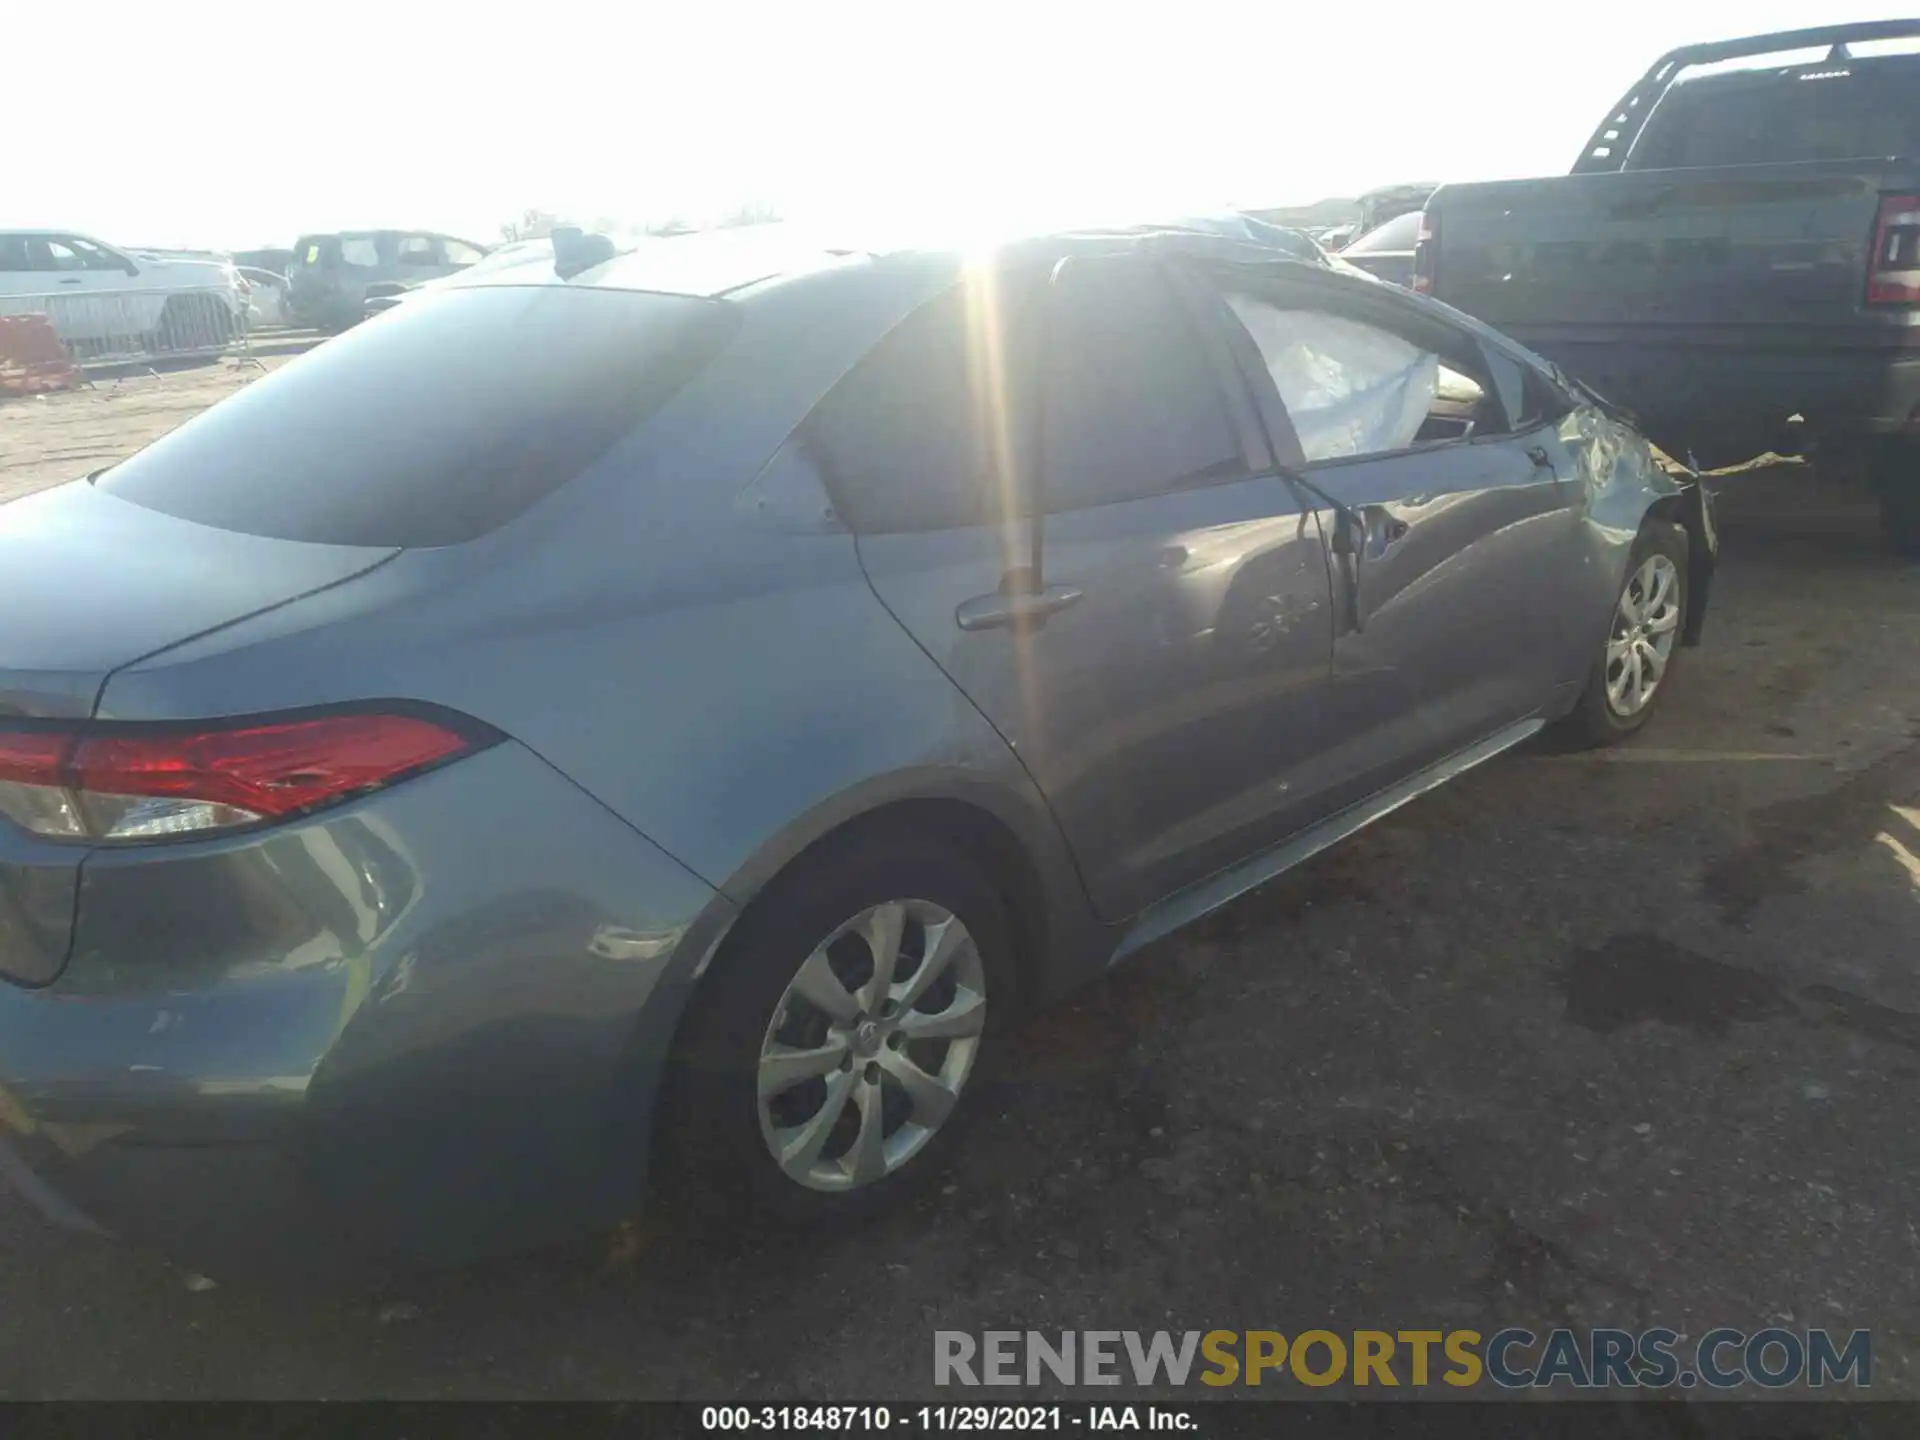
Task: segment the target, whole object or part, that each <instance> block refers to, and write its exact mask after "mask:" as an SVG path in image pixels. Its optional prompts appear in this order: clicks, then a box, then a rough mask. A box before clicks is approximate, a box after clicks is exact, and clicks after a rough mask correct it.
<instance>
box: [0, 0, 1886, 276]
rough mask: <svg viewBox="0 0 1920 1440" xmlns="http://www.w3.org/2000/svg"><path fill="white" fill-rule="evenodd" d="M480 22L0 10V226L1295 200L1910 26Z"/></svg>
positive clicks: (1430, 170) (328, 3) (713, 9)
mask: <svg viewBox="0 0 1920 1440" xmlns="http://www.w3.org/2000/svg"><path fill="white" fill-rule="evenodd" d="M496 3H497V6H498V8H497V9H496V5H495V4H465V5H426V6H414V5H407V4H404V3H394V0H381V3H377V4H374V3H366V0H315V3H301V0H265V3H261V4H257V5H255V4H247V5H233V6H218V5H216V6H202V5H181V4H166V3H160V4H156V3H153V0H92V3H90V4H88V5H86V6H83V7H80V9H79V10H78V11H77V12H76V10H75V9H74V7H71V6H62V5H54V4H35V3H32V0H0V12H4V14H0V42H3V43H4V47H5V51H6V62H7V63H6V71H7V81H6V86H5V90H6V94H5V100H4V110H5V113H6V115H7V117H8V120H9V122H10V124H11V134H12V136H13V139H12V141H11V143H9V145H8V146H7V159H6V178H5V183H4V185H0V226H7V225H17V226H27V225H32V226H58V227H71V228H73V229H76V230H80V231H83V232H87V233H91V234H94V235H97V236H99V237H100V238H102V239H105V240H108V241H110V242H116V243H119V244H126V245H177V246H205V247H211V248H230V249H239V248H247V247H252V246H264V245H290V244H291V243H292V241H293V239H294V237H295V236H296V235H297V234H298V233H299V232H301V231H302V230H307V229H340V228H346V227H352V226H364V225H383V226H396V227H422V228H432V229H441V230H448V231H451V232H453V233H455V234H461V235H466V236H468V237H470V238H472V239H475V240H479V241H482V242H491V241H493V240H495V239H497V238H498V235H499V226H500V224H501V222H502V221H505V220H508V219H511V218H512V217H514V216H516V215H518V214H519V213H520V212H521V211H522V210H524V209H527V208H529V207H539V208H542V209H547V210H552V211H555V212H558V213H560V214H562V215H563V216H566V217H567V218H570V219H573V220H576V221H579V222H581V223H586V224H592V223H594V222H596V221H597V220H600V219H602V218H610V219H615V220H619V221H622V222H626V223H630V224H638V223H644V222H648V221H658V220H665V219H669V218H674V217H682V218H687V219H692V220H704V219H710V218H713V217H715V216H717V215H719V214H722V213H724V212H725V211H727V210H730V209H733V208H735V207H737V206H740V205H742V204H746V203H759V204H765V205H771V206H773V207H775V208H776V209H778V210H780V211H781V212H782V213H784V214H786V215H787V216H789V217H792V218H813V217H834V216H839V215H842V214H858V213H862V212H871V213H874V214H880V215H891V216H900V215H903V214H904V215H913V214H915V213H917V212H926V211H929V210H931V211H935V212H937V213H939V214H942V215H944V214H947V213H968V214H978V213H979V212H982V211H994V212H1002V213H1004V212H1007V211H1018V210H1022V209H1025V208H1027V207H1031V206H1034V205H1038V204H1053V205H1059V204H1065V205H1069V206H1079V205H1081V204H1085V205H1088V206H1097V207H1100V208H1103V209H1104V208H1120V209H1127V210H1133V211H1137V212H1142V213H1148V214H1151V213H1154V212H1160V213H1165V212H1167V211H1170V210H1177V209H1190V208H1193V207H1196V206H1220V205H1227V204H1237V205H1247V206H1260V205H1277V204H1294V203H1304V202H1307V201H1311V200H1315V199H1319V198H1321V197H1323V196H1327V195H1354V194H1357V193H1359V192H1360V191H1362V190H1365V189H1367V188H1370V187H1372V186H1375V185H1381V184H1390V183H1395V182H1399V181H1407V180H1472V179H1489V178H1494V177H1500V176H1516V175H1528V174H1550V173H1557V172H1560V171H1564V170H1565V169H1566V168H1567V167H1568V166H1569V165H1570V164H1571V163H1572V161H1573V159H1574V156H1575V154H1576V153H1577V152H1578V150H1579V148H1580V145H1581V143H1582V141H1584V140H1585V139H1586V137H1587V135H1588V133H1589V132H1590V131H1591V130H1592V128H1593V126H1594V123H1595V122H1596V121H1597V120H1599V119H1600V118H1601V114H1602V112H1603V111H1604V110H1605V109H1606V107H1607V106H1608V105H1610V104H1611V103H1612V102H1613V101H1614V100H1615V99H1616V98H1617V97H1618V96H1619V94H1620V92H1621V91H1622V90H1624V89H1625V88H1626V86H1627V85H1628V83H1629V82H1630V81H1632V80H1633V79H1634V78H1635V77H1636V76H1638V75H1639V74H1640V73H1641V72H1642V71H1643V70H1644V69H1645V68H1646V66H1647V65H1648V64H1649V63H1650V62H1651V61H1652V60H1653V59H1654V58H1655V56H1656V55H1658V54H1659V53H1660V52H1661V51H1663V50H1666V49H1668V48H1670V47H1672V46H1674V45H1677V44H1684V43H1687V42H1690V41H1695V40H1710V39H1721V38H1726V37H1731V36H1737V35H1742V34H1752V33H1756V32H1763V31H1771V30H1785V29H1791V28H1795V27H1801V26H1807V25H1814V24H1821V23H1828V22H1831V21H1836V20H1841V19H1849V20H1852V19H1862V20H1864V19H1876V18H1884V17H1893V16H1896V15H1898V14H1900V13H1901V12H1902V11H1903V10H1905V9H1909V8H1913V0H1892V3H1888V0H1849V3H1846V4H1845V5H1844V7H1843V6H1838V5H1834V4H1833V0H1606V3H1604V4H1598V3H1596V4H1559V3H1552V0H1425V3H1420V0H1403V3H1400V4H1396V5H1392V6H1386V5H1377V6H1376V5H1364V4H1363V5H1351V6H1349V5H1338V4H1334V3H1329V0H1321V3H1318V4H1299V5H1296V4H1277V3H1273V0H1239V3H1237V4H1223V3H1215V0H1161V3H1158V4H1149V5H1146V6H1139V5H1129V4H1127V3H1125V0H1056V3H1051V4H1049V3H1046V0H1029V3H1026V4H1020V3H1007V4H1001V3H979V4H959V3H951V0H949V3H913V0H892V3H885V4H854V3H839V0H805V3H794V0H787V3H779V0H771V3H766V0H674V3H660V0H651V3H645V4H612V3H592V0H548V3H540V4H530V3H527V0H518V3H516V0H496ZM490 12H492V13H493V14H498V15H499V16H500V17H502V18H498V19H496V18H490ZM1583 17H1586V18H1584V19H1583Z"/></svg>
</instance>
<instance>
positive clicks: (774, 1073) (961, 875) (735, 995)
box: [660, 831, 1019, 1227]
mask: <svg viewBox="0 0 1920 1440" xmlns="http://www.w3.org/2000/svg"><path fill="white" fill-rule="evenodd" d="M896 914H897V915H898V917H899V918H898V920H895V919H894V917H895V915H896ZM941 916H945V917H948V920H950V921H951V922H952V924H953V925H957V926H958V927H960V928H959V931H958V932H957V934H956V933H955V932H954V931H953V930H952V929H951V927H950V926H949V925H948V924H947V923H946V922H943V921H941V919H940V917H941ZM890 925H891V927H892V928H891V929H889V926H890ZM1012 934H1013V932H1012V928H1011V926H1010V925H1009V923H1008V920H1007V915H1006V908H1005V906H1004V904H1003V903H1002V901H1001V898H1000V896H999V895H998V894H997V893H996V891H995V889H994V887H993V885H992V883H991V882H990V881H989V880H988V879H987V877H986V875H985V874H984V872H982V871H981V869H980V868H979V867H978V866H976V865H975V864H974V863H973V862H972V861H971V860H969V859H968V858H967V857H966V856H964V855H963V854H961V853H959V852H957V851H955V850H952V849H950V848H949V847H947V846H945V845H942V844H940V843H938V842H936V841H932V840H929V839H926V838H924V837H921V836H918V835H914V834H903V833H900V832H897V831H895V832H889V833H881V832H869V833H868V834H865V835H862V836H859V837H857V838H855V839H852V840H850V841H848V842H847V843H844V844H837V845H833V846H832V847H831V848H829V849H828V850H827V851H825V852H823V853H822V854H820V855H818V856H815V857H810V858H808V859H806V860H803V861H802V862H801V863H800V864H799V865H798V866H797V867H796V868H795V869H793V870H792V871H789V872H788V873H787V874H785V875H783V876H781V877H780V878H779V879H777V880H776V881H775V882H774V883H773V885H771V886H770V887H769V889H768V891H767V892H766V893H765V894H763V895H762V896H761V897H760V898H759V899H758V900H756V901H755V902H754V903H753V905H752V906H751V907H750V908H749V909H748V911H747V914H746V915H745V916H744V917H743V918H742V919H741V921H740V922H739V924H738V925H737V926H736V927H735V929H734V931H733V933H732V934H731V935H730V936H729V937H728V939H727V941H726V942H725V944H724V945H723V946H722V949H721V953H720V954H719V955H718V956H716V958H715V960H714V962H713V966H712V968H711V970H710V971H709V973H708V974H707V975H706V977H705V978H704V979H703V980H702V981H701V983H700V988H699V990H698V992H697V993H696V994H695V996H694V999H693V1002H692V1005H691V1006H690V1008H689V1012H688V1015H687V1018H686V1020H685V1022H684V1023H683V1025H682V1027H681V1032H680V1035H679V1037H678V1039H677V1041H676V1044H675V1054H674V1062H673V1066H672V1072H671V1075H670V1077H669V1081H668V1093H667V1096H666V1099H665V1104H664V1113H663V1116H662V1120H663V1122H664V1123H663V1127H662V1139H663V1143H662V1147H661V1156H660V1158H661V1160H662V1161H663V1162H664V1166H665V1169H664V1171H663V1172H662V1173H661V1175H660V1180H661V1182H662V1189H663V1190H664V1191H665V1192H666V1194H667V1196H668V1197H669V1198H670V1199H671V1200H675V1201H678V1202H679V1203H680V1205H681V1206H682V1207H684V1208H685V1209H686V1210H687V1211H688V1212H689V1213H690V1214H698V1215H699V1216H701V1217H703V1218H713V1217H716V1216H721V1217H731V1216H733V1215H734V1214H736V1213H738V1212H739V1211H741V1210H743V1209H745V1210H748V1211H752V1212H757V1213H758V1214H759V1215H761V1216H765V1217H767V1218H771V1219H774V1220H777V1221H780V1222H784V1223H787V1224H796V1225H801V1226H809V1227H813V1226H835V1225H838V1224H841V1223H852V1222H857V1221H859V1220H863V1219H866V1218H868V1217H870V1216H872V1215H873V1214H875V1213H877V1212H878V1211H881V1210H883V1209H888V1208H891V1207H893V1206H894V1205H896V1204H898V1203H900V1202H901V1201H903V1200H904V1199H905V1198H906V1197H907V1196H908V1195H910V1194H911V1193H913V1192H914V1191H916V1190H918V1189H919V1188H920V1187H921V1186H922V1185H923V1184H925V1183H926V1182H927V1181H928V1180H930V1179H932V1178H934V1177H936V1176H937V1175H938V1174H939V1173H940V1171H941V1170H942V1169H943V1168H944V1167H945V1164H946V1162H947V1161H948V1159H949V1158H950V1156H951V1153H952V1151H953V1148H954V1146H955V1145H956V1144H957V1142H958V1139H959V1136H960V1134H961V1133H962V1131H963V1129H964V1127H965V1125H966V1124H967V1122H968V1121H969V1120H970V1119H971V1111H972V1110H973V1109H974V1108H975V1106H974V1105H972V1104H970V1103H969V1102H976V1101H977V1100H978V1098H979V1095H978V1092H979V1090H980V1088H981V1083H980V1082H981V1079H982V1075H983V1073H984V1072H986V1071H988V1070H990V1069H991V1068H992V1061H993V1057H994V1055H995V1053H996V1052H997V1051H998V1049H999V1048H1000V1045H1001V1043H1002V1042H1003V1040H1004V1038H1005V1036H1006V1034H1007V1032H1008V1031H1010V1030H1011V1029H1012V1028H1013V1020H1014V1016H1015V1013H1016V1011H1017V1009H1018V1003H1017V1002H1018V998H1019V997H1018V993H1017V983H1018V975H1017V973H1016V967H1015V959H1014V948H1013V939H1012ZM875 936H877V937H878V939H877V940H875V939H873V938H870V937H875ZM890 936H897V937H898V938H897V939H896V940H894V942H893V945H892V948H893V950H894V952H895V955H896V957H897V958H896V960H895V962H894V964H893V965H892V967H891V981H892V983H891V984H890V985H885V984H883V983H881V982H880V981H879V977H878V976H877V975H876V973H875V972H876V970H877V969H878V967H877V965H876V963H875V958H874V957H875V956H876V955H878V954H880V953H881V952H882V951H883V950H884V949H885V948H887V941H888V939H889V937H890ZM943 939H944V940H945V941H946V942H947V943H945V944H944V945H943V944H942V941H943ZM929 955H933V956H934V957H936V970H935V971H934V972H930V973H929V975H927V976H924V977H923V975H922V968H923V967H925V966H926V965H927V964H928V958H927V957H928V956H929ZM916 986H918V992H917V993H916V990H915V987H916ZM803 992H804V993H803ZM822 1002H824V1003H822ZM840 1010H844V1012H845V1013H842V1014H838V1015H836V1014H833V1013H830V1011H840ZM976 1022H977V1024H976ZM970 1027H972V1028H973V1031H974V1033H973V1034H971V1035H966V1034H965V1033H964V1032H965V1031H967V1030H968V1029H969V1028H970ZM930 1031H937V1032H942V1033H943V1034H945V1032H948V1031H951V1032H952V1033H951V1034H948V1035H945V1038H935V1039H920V1038H916V1037H917V1036H919V1035H921V1034H924V1033H927V1032H930ZM963 1051H964V1053H962V1052H963ZM836 1056H837V1057H838V1058H837V1060H836V1059H835V1057H836ZM809 1057H817V1058H809ZM782 1065H788V1066H792V1067H794V1068H795V1070H796V1071H801V1072H805V1074H804V1078H799V1079H795V1078H791V1077H790V1076H789V1075H788V1074H787V1073H786V1072H785V1071H783V1070H782V1069H781V1068H780V1067H781V1066H782ZM929 1077H931V1080H932V1082H933V1083H932V1084H931V1085H930V1084H929V1083H928V1082H929ZM936 1092H938V1093H936ZM923 1132H924V1133H923ZM809 1145H811V1149H812V1153H811V1154H808V1153H807V1147H808V1146H809ZM776 1151H779V1152H780V1154H781V1155H783V1156H785V1157H787V1158H785V1159H781V1158H776Z"/></svg>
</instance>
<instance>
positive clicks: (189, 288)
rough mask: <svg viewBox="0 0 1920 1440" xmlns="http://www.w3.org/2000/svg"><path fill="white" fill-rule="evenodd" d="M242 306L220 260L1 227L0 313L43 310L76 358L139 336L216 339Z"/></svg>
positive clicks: (236, 280) (170, 345)
mask: <svg viewBox="0 0 1920 1440" xmlns="http://www.w3.org/2000/svg"><path fill="white" fill-rule="evenodd" d="M46 297H52V299H51V301H50V302H49V301H48V299H47V298H46ZM246 305H247V301H246V294H245V287H244V284H243V282H242V281H241V279H240V274H239V271H238V270H237V269H235V267H234V266H233V264H232V262H231V261H228V260H225V259H222V258H218V257H214V256H210V255H209V256H207V257H203V258H187V257H185V256H183V255H180V254H174V255H169V256H161V255H158V254H155V253H136V252H129V251H126V250H121V249H116V248H115V247H113V246H111V245H108V244H106V243H105V242H103V241H100V240H96V239H94V238H92V237H91V236H87V235H80V234H76V233H74V232H72V231H67V230H0V314H21V313H24V312H27V311H44V312H45V313H46V314H47V316H48V318H49V319H50V320H51V322H52V324H53V327H54V330H55V331H56V332H57V333H58V334H59V336H60V338H61V340H63V341H64V342H66V343H67V344H68V345H69V347H70V348H77V353H78V355H79V356H80V357H81V358H84V356H85V355H86V354H87V353H88V352H89V351H90V350H98V349H100V348H101V347H103V346H116V345H121V344H126V343H132V342H137V341H139V340H141V339H142V338H143V337H144V338H146V339H149V340H164V341H165V342H166V343H165V344H164V345H163V346H158V347H157V348H164V349H182V348H188V349H191V348H198V347H200V346H203V345H204V346H214V345H219V344H221V343H224V342H225V341H226V340H228V339H231V338H232V336H233V335H234V334H235V333H236V331H237V330H238V328H239V326H240V324H241V323H242V321H243V320H244V318H245V315H246Z"/></svg>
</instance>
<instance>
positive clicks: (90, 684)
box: [0, 481, 398, 984]
mask: <svg viewBox="0 0 1920 1440" xmlns="http://www.w3.org/2000/svg"><path fill="white" fill-rule="evenodd" d="M397 553H398V552H397V551H396V550H394V549H391V548H387V549H376V548H370V547H364V546H346V545H315V544H302V543H298V542H294V541H288V540H268V539H263V538H261V537H259V536H254V535H242V534H238V533H236V532H232V531H226V530H216V529H213V528H211V527H208V526H205V525H196V524H193V523H192V522H190V521H186V520H176V519H173V518H172V517H170V516H167V515H162V514H161V513H160V512H159V511H157V510H148V509H146V508H144V507H143V506H140V505H135V504H133V503H132V502H130V501H126V500H120V499H116V498H115V497H113V496H111V495H107V494H103V493H101V492H100V491H98V490H96V489H94V487H93V486H92V485H91V484H89V483H87V482H85V481H77V482H75V483H73V484H70V485H62V486H58V487H56V488H55V489H52V490H43V491H41V492H39V493H38V494H35V495H29V496H27V497H25V498H24V499H20V500H16V501H13V502H12V503H10V504H7V505H0V617H3V618H0V726H4V725H6V724H7V723H8V722H9V721H19V720H22V719H26V720H32V721H45V720H55V721H58V720H72V721H81V720H85V719H87V718H88V717H89V716H91V715H92V713H93V709H94V703H95V700H96V699H97V697H98V696H99V694H100V690H101V687H102V686H103V685H104V684H105V682H106V679H107V677H108V676H109V675H111V674H112V673H113V672H114V671H115V670H117V669H119V668H120V667H121V666H124V665H127V664H130V663H132V662H133V661H136V660H139V659H142V658H143V657H145V656H148V655H152V654H154V653H155V652H156V651H160V650H165V649H167V648H169V647H170V646H173V645H176V644H179V643H180V642H181V641H183V640H188V639H191V638H192V637H194V636H196V635H204V634H205V633H207V632H208V631H209V630H215V629H218V628H220V627H221V626H223V625H228V624H231V623H232V622H234V621H236V620H240V619H243V618H245V617H246V616H249V615H256V614H259V613H260V612H261V611H263V610H268V609H272V608H274V607H275V606H279V605H284V604H286V603H287V602H288V601H290V600H295V599H298V598H299V597H301V596H302V595H308V594H311V593H313V592H314V591H316V590H321V589H324V588H326V587H328V586H331V585H336V584H338V583H340V582H341V581H343V580H347V579H351V578H352V577H353V576H355V575H359V574H363V573H365V572H366V571H368V570H370V569H372V568H373V567H374V566H376V565H379V564H380V563H382V562H383V561H385V560H387V559H389V558H391V557H392V556H393V555H395V554H397ZM86 854H87V851H86V850H85V848H84V847H82V846H76V845H66V844H58V843H55V842H52V841H49V840H44V839H41V838H40V837H37V836H34V835H31V834H29V833H28V832H26V831H25V830H24V829H22V828H20V827H19V826H16V825H13V824H11V823H9V822H8V821H6V820H4V819H0V976H5V977H7V978H9V979H12V980H15V981H19V982H23V983H26V984H45V983H46V982H48V981H50V980H52V979H53V978H54V977H55V976H57V975H58V974H59V973H60V970H61V968H62V967H63V966H64V965H65V964H66V957H67V949H68V946H69V944H70V943H71V939H72V928H73V911H74V899H75V894H76V886H77V884H78V879H79V873H80V862H81V861H82V860H83V859H84V858H85V857H86Z"/></svg>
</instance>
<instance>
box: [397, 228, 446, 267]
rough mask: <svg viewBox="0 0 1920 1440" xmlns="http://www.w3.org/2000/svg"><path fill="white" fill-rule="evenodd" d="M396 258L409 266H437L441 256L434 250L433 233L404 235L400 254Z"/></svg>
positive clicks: (401, 239) (401, 240)
mask: <svg viewBox="0 0 1920 1440" xmlns="http://www.w3.org/2000/svg"><path fill="white" fill-rule="evenodd" d="M395 258H396V260H397V261H398V262H399V263H400V264H401V265H404V266H407V267H409V268H415V267H427V266H437V265H438V264H439V263H440V257H439V255H437V254H436V253H435V252H434V245H433V237H432V236H431V235H402V236H401V237H400V250H399V254H398V255H397V256H396V257H395Z"/></svg>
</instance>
